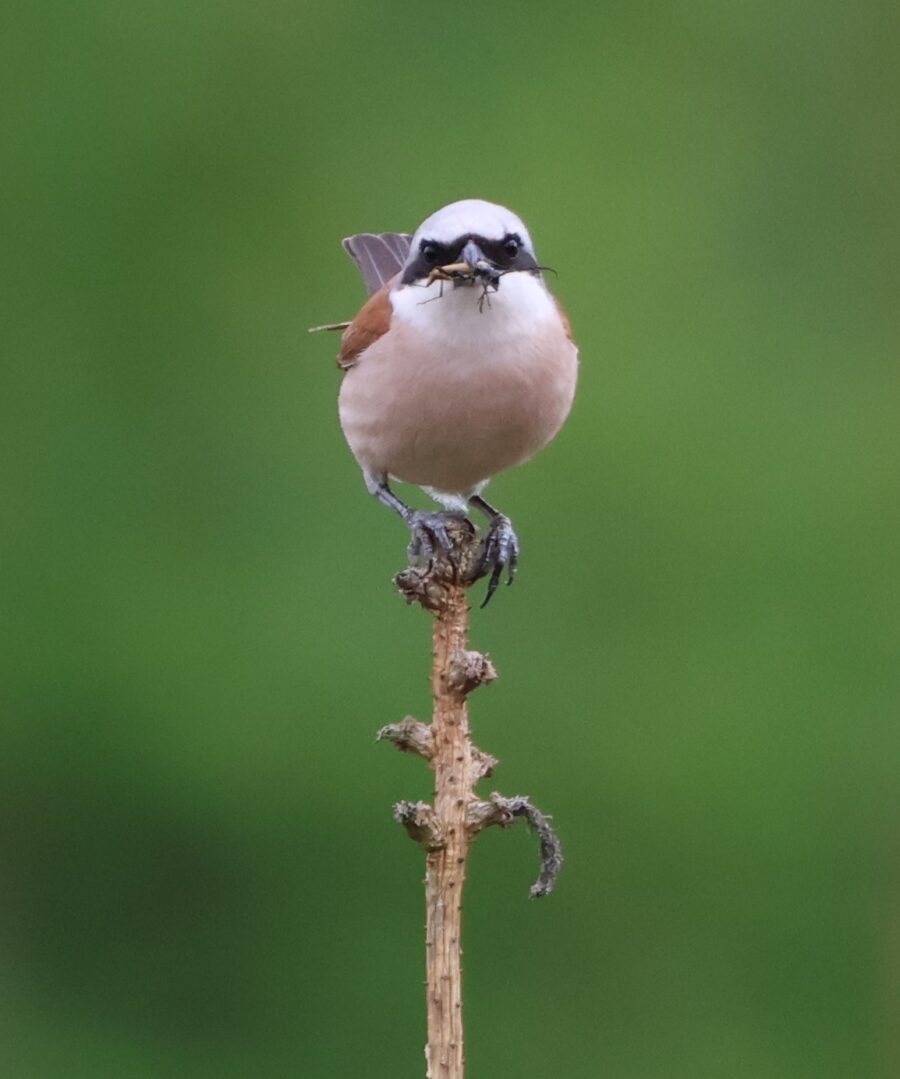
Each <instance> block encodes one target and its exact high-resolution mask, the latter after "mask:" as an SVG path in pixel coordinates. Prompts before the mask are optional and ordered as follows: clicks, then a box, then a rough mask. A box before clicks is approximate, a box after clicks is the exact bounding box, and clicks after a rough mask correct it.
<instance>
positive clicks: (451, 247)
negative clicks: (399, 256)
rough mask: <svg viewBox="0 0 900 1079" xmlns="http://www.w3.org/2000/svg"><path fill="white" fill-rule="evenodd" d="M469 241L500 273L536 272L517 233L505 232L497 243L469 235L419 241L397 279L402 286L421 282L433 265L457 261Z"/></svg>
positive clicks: (535, 265) (535, 266)
mask: <svg viewBox="0 0 900 1079" xmlns="http://www.w3.org/2000/svg"><path fill="white" fill-rule="evenodd" d="M470 240H471V241H473V242H474V243H476V244H477V245H478V247H479V248H480V249H481V252H482V254H483V255H484V257H485V258H486V259H487V260H488V261H489V262H490V263H491V264H492V265H493V266H494V267H495V268H496V269H497V270H499V271H500V272H501V273H507V272H510V271H513V270H526V271H528V272H530V273H538V272H539V271H538V269H537V262H536V261H535V258H534V255H532V254H531V253H530V252H529V251H528V250H527V249H526V247H525V245H524V243H523V241H522V237H521V236H520V235H519V234H518V233H517V232H508V233H507V234H506V235H505V236H504V237H503V238H502V239H499V240H493V239H488V238H487V237H486V236H479V235H478V234H477V233H469V234H468V235H464V236H458V237H457V238H456V239H455V240H453V241H451V242H450V243H438V242H437V241H436V240H428V239H425V240H422V241H421V242H420V243H419V248H418V252H417V254H416V257H415V258H413V259H412V261H410V262H407V264H406V268H405V269H404V271H403V277H402V278H401V280H402V283H403V284H404V285H409V284H412V283H413V282H414V281H421V280H422V279H423V278H427V277H429V275H430V274H431V271H432V270H433V269H434V268H435V267H436V266H449V265H451V264H452V263H454V262H459V260H460V258H461V257H462V251H463V248H464V247H465V245H466V244H467V243H468V242H469V241H470Z"/></svg>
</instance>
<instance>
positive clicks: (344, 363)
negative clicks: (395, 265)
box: [337, 274, 399, 370]
mask: <svg viewBox="0 0 900 1079" xmlns="http://www.w3.org/2000/svg"><path fill="white" fill-rule="evenodd" d="M398 276H399V275H397V274H395V275H394V277H391V278H389V279H388V280H387V281H385V283H384V284H383V285H382V286H381V288H380V289H379V290H378V291H377V292H376V293H375V294H374V295H372V296H370V297H369V298H368V300H366V302H365V303H364V304H363V306H362V307H361V308H360V309H359V312H358V314H357V316H356V318H355V319H354V320H353V321H352V322H351V323H350V325H349V326H348V327H347V329H346V330H344V332H343V334H342V336H341V351H340V352H339V353H338V358H337V363H338V367H341V368H343V369H344V370H347V368H348V367H353V366H355V364H356V362H357V360H358V359H359V357H360V355H361V354H362V353H363V352H365V350H366V349H367V348H368V347H369V345H373V344H374V343H375V342H376V341H377V340H378V338H379V337H381V336H382V335H383V334H386V333H387V332H388V330H389V329H390V328H391V315H392V313H393V307H392V306H391V296H390V292H391V287H392V286H393V285H394V284H396V282H397V278H398Z"/></svg>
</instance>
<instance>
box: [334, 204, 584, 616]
mask: <svg viewBox="0 0 900 1079" xmlns="http://www.w3.org/2000/svg"><path fill="white" fill-rule="evenodd" d="M344 247H345V249H346V250H347V251H348V252H349V254H350V255H351V256H352V257H353V258H354V259H355V260H356V262H357V263H358V264H359V268H360V270H361V272H362V276H363V279H364V281H365V284H366V288H367V289H368V291H369V293H370V298H369V300H368V302H367V303H366V304H365V305H364V306H363V308H362V309H361V310H360V312H359V314H357V316H356V318H354V319H353V321H352V322H350V323H349V325H347V326H346V329H345V330H344V334H343V338H342V340H341V351H340V354H339V356H338V365H339V366H340V367H341V368H343V370H344V371H345V372H346V374H345V376H344V380H343V383H342V385H341V391H340V399H339V406H340V419H341V426H342V428H343V431H344V435H345V437H346V439H347V442H348V443H349V445H350V449H351V450H352V451H353V455H354V456H355V457H356V460H357V461H358V462H359V464H360V467H361V468H362V470H363V476H364V477H365V481H366V486H367V487H368V489H369V491H370V492H371V493H372V494H373V495H375V497H376V498H378V500H379V501H380V502H382V503H384V505H386V506H388V507H390V508H391V509H392V510H394V511H395V512H396V513H398V514H399V515H400V516H401V517H402V518H403V520H404V521H405V522H406V524H407V525H408V527H409V529H410V532H411V533H412V539H411V543H410V551H411V554H412V555H414V556H415V555H423V556H431V555H433V554H434V552H435V549H436V548H441V547H443V548H447V547H448V546H449V539H448V536H447V531H446V524H445V518H444V515H443V514H441V513H435V512H432V513H426V512H423V511H421V510H415V509H412V508H411V507H409V506H407V505H406V504H405V503H404V502H402V501H401V500H400V499H399V498H398V497H397V496H396V495H395V494H394V492H393V491H392V490H391V488H390V486H389V481H390V480H391V479H392V478H396V479H398V480H403V481H405V482H406V483H414V484H418V485H419V486H420V487H422V488H423V489H424V490H425V491H426V492H427V493H428V494H429V495H431V496H432V497H433V498H434V499H435V500H436V501H438V502H439V503H441V505H443V506H444V507H445V509H446V510H451V511H457V512H459V511H462V512H463V513H465V512H466V511H467V509H468V507H469V506H474V507H475V508H476V509H478V510H480V511H481V512H482V513H484V514H485V515H486V516H487V518H488V521H489V524H488V529H487V532H486V534H485V537H484V545H483V556H482V561H481V565H480V574H479V575H483V574H486V573H490V574H491V578H490V582H489V585H488V591H487V596H486V598H485V601H484V602H485V603H487V601H488V600H489V599H490V597H491V596H492V595H493V593H494V591H495V589H496V587H497V584H498V582H499V580H500V577H501V574H502V573H503V570H504V568H505V569H506V570H507V573H508V579H509V581H510V582H511V581H512V579H513V576H514V574H515V570H516V564H517V561H518V557H519V541H518V539H517V537H516V534H515V532H514V531H513V529H512V526H511V524H510V522H509V518H508V517H505V516H504V515H503V514H502V513H500V512H499V511H498V510H496V509H494V507H493V506H491V505H490V504H489V503H488V502H486V501H485V500H484V498H482V496H481V492H482V491H483V490H484V488H485V487H486V486H487V483H488V481H489V480H490V479H491V477H492V476H494V475H495V474H496V473H497V472H502V471H503V469H506V468H511V467H512V466H513V465H518V464H521V463H522V462H524V461H527V460H528V459H529V458H530V457H532V456H533V455H534V454H535V453H537V451H538V450H539V449H541V448H542V447H543V446H546V445H547V443H548V442H549V441H550V440H551V439H552V438H553V437H554V435H556V433H557V432H558V431H559V429H560V427H562V425H563V422H564V421H565V419H566V416H567V415H568V414H569V409H570V408H571V405H572V398H573V396H574V393H575V381H576V376H577V371H578V350H577V348H576V347H575V345H574V344H573V342H572V336H571V330H570V327H569V322H568V319H567V318H566V315H565V312H564V311H563V310H562V308H561V307H560V306H559V304H558V303H557V302H556V301H555V300H554V298H553V296H552V295H551V294H550V292H549V291H548V289H547V286H546V284H545V283H544V279H543V275H542V273H541V267H540V266H539V265H538V262H537V259H536V257H535V253H534V247H533V246H532V243H531V237H530V236H529V234H528V230H527V229H526V228H525V225H524V224H523V223H522V221H521V220H520V219H519V218H518V217H517V216H516V215H515V214H514V213H512V212H511V211H510V210H507V209H505V208H504V207H502V206H497V205H494V204H493V203H490V202H484V201H482V200H481V199H464V200H462V201H461V202H454V203H452V204H451V205H449V206H445V207H444V208H443V209H442V210H438V211H437V213H434V214H432V215H431V217H429V218H428V219H427V220H426V221H424V222H423V223H422V225H420V226H419V229H418V230H417V232H416V233H415V235H414V236H412V237H410V236H408V235H405V234H400V233H383V234H380V235H375V234H372V233H363V234H361V235H359V236H352V237H350V238H348V239H346V240H344Z"/></svg>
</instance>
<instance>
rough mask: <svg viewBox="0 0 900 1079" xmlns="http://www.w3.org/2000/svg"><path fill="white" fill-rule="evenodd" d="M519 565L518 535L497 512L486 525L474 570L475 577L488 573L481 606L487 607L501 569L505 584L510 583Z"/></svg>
mask: <svg viewBox="0 0 900 1079" xmlns="http://www.w3.org/2000/svg"><path fill="white" fill-rule="evenodd" d="M518 565H519V537H518V536H517V535H516V533H515V531H514V530H513V526H512V524H511V523H510V520H509V518H508V517H504V515H503V514H502V513H498V514H497V516H496V517H494V519H493V520H492V521H491V523H490V525H489V526H488V530H487V534H486V535H485V537H484V545H483V547H482V551H481V559H480V561H479V563H478V569H477V570H476V572H475V579H476V580H478V578H479V577H484V576H485V575H486V574H488V573H490V575H491V577H490V580H489V581H488V586H487V593H486V595H485V597H484V600H483V601H482V604H481V606H482V607H487V605H488V604H489V603H490V601H491V597H492V596H493V594H494V593H495V592H496V591H497V585H499V584H500V578H501V577H502V576H503V570H504V569H505V570H506V573H507V579H506V583H507V584H512V583H513V581H514V580H515V576H516V568H517V567H518Z"/></svg>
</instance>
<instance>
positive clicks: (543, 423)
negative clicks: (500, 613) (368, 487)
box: [339, 312, 578, 494]
mask: <svg viewBox="0 0 900 1079" xmlns="http://www.w3.org/2000/svg"><path fill="white" fill-rule="evenodd" d="M554 314H555V312H554ZM480 318H484V319H485V320H490V319H491V313H489V312H485V314H484V315H483V316H480ZM476 325H477V324H476ZM482 325H485V324H484V323H482ZM498 328H499V326H498ZM509 329H510V328H509V327H508V326H507V327H505V332H504V333H503V334H502V335H497V334H484V335H482V334H481V333H473V334H470V335H466V334H456V335H452V336H449V338H448V337H445V338H443V341H446V340H448V339H449V340H450V341H453V344H452V346H451V347H448V346H447V345H446V344H444V343H443V341H438V340H436V339H435V338H434V337H432V338H431V339H430V343H429V339H428V338H425V337H423V335H422V334H420V333H419V332H418V331H417V330H416V328H415V327H413V326H407V325H405V324H403V323H402V322H401V323H399V324H398V320H396V319H395V321H394V324H393V325H392V327H391V330H390V332H389V333H388V334H386V335H385V336H384V337H382V338H380V339H379V340H378V341H377V342H375V343H374V344H373V345H372V346H371V347H370V348H369V349H367V350H366V352H365V353H364V354H363V355H362V357H361V358H360V362H359V364H358V366H357V367H355V368H353V369H352V370H350V371H348V372H347V375H346V376H345V378H344V381H343V384H342V386H341V393H340V401H339V406H340V417H341V426H342V427H343V430H344V434H345V436H346V438H347V441H348V443H349V445H350V448H351V450H352V451H353V453H354V456H355V457H356V459H357V460H358V461H359V463H360V465H361V466H362V467H363V469H364V470H365V471H366V472H368V473H370V474H372V475H376V476H378V475H384V474H386V475H390V476H394V477H396V478H398V479H401V480H404V481H406V482H408V483H415V484H419V485H421V486H427V487H431V488H434V489H435V490H437V491H442V492H448V493H450V492H452V493H461V494H466V493H469V492H471V491H472V490H473V489H474V488H476V487H477V486H478V485H479V484H480V483H482V482H483V481H485V480H487V479H489V478H490V477H491V476H493V475H494V474H495V473H497V472H500V471H502V470H503V469H506V468H510V467H512V466H513V465H517V464H520V463H522V462H523V461H526V460H527V459H528V458H529V457H531V456H532V455H533V454H534V453H536V452H537V451H538V450H539V449H541V447H542V446H545V445H546V444H547V443H548V442H549V441H550V440H551V439H552V438H553V436H554V435H555V434H556V433H557V431H558V430H559V429H560V427H561V426H562V424H563V422H564V420H565V418H566V416H567V415H568V413H569V409H570V408H571V405H572V398H573V395H574V392H575V381H576V375H577V362H578V361H577V355H578V354H577V350H576V348H575V346H574V345H573V344H572V342H571V341H570V340H569V339H568V337H567V336H566V335H565V332H564V331H563V328H562V325H561V323H560V322H559V320H558V319H557V318H554V319H547V320H542V321H541V322H540V323H539V324H538V325H536V326H531V327H529V328H528V330H527V332H518V333H516V332H507V331H509ZM454 336H455V338H456V340H455V341H454Z"/></svg>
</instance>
